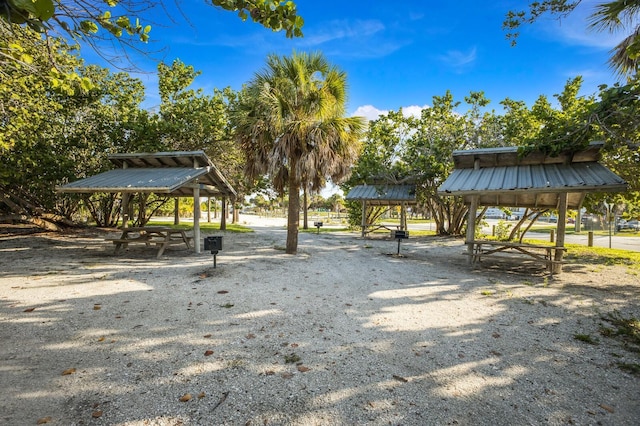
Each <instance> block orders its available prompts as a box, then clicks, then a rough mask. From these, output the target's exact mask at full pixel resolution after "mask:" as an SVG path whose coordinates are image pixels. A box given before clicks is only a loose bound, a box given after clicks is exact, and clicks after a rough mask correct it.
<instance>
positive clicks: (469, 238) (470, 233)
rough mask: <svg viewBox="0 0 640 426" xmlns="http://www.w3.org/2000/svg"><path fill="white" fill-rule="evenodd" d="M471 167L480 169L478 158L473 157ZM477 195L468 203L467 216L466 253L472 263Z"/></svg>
mask: <svg viewBox="0 0 640 426" xmlns="http://www.w3.org/2000/svg"><path fill="white" fill-rule="evenodd" d="M473 169H474V170H480V160H479V159H477V158H476V159H475V160H474V161H473ZM478 201H479V198H478V196H477V195H474V196H472V197H471V204H470V205H469V216H468V217H467V235H466V243H467V254H468V255H469V256H468V258H469V263H473V241H474V240H475V239H476V212H477V211H478Z"/></svg>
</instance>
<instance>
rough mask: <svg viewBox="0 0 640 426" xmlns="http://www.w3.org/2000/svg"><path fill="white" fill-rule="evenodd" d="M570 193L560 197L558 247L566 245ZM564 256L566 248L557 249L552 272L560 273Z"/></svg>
mask: <svg viewBox="0 0 640 426" xmlns="http://www.w3.org/2000/svg"><path fill="white" fill-rule="evenodd" d="M568 199H569V195H568V193H566V192H563V193H561V194H559V197H558V226H557V228H556V230H557V234H558V235H556V247H561V248H563V247H564V236H565V233H566V230H567V200H568ZM563 257H564V250H556V253H555V256H554V258H553V260H554V262H557V263H553V264H552V265H551V273H552V274H559V273H561V272H562V258H563Z"/></svg>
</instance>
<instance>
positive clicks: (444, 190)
mask: <svg viewBox="0 0 640 426" xmlns="http://www.w3.org/2000/svg"><path fill="white" fill-rule="evenodd" d="M601 146H602V145H601V144H592V145H590V146H589V148H587V149H586V150H584V151H581V152H579V153H576V154H574V155H573V156H559V157H548V156H546V155H544V154H542V153H540V152H534V153H531V154H529V155H527V156H521V155H519V154H518V148H492V149H482V150H469V151H456V152H454V163H455V164H456V169H454V170H453V172H452V173H451V175H449V177H448V178H447V180H446V181H445V182H444V183H443V184H442V185H441V186H440V188H438V192H439V193H440V194H442V195H459V196H462V197H463V198H464V201H465V203H467V204H469V203H471V198H472V196H477V197H478V198H479V205H484V206H507V207H539V208H557V207H558V199H559V194H561V193H567V194H568V208H571V209H577V208H579V207H580V206H581V204H582V201H583V200H584V197H585V195H586V194H587V193H588V192H592V191H593V192H623V191H626V189H627V183H626V182H625V181H624V180H623V179H622V178H620V177H619V176H617V175H616V174H615V173H613V172H611V171H610V170H609V169H607V168H606V167H605V166H603V165H601V164H600V163H598V162H597V161H596V159H597V157H598V154H599V151H600V148H601ZM474 164H476V166H475V167H476V168H474Z"/></svg>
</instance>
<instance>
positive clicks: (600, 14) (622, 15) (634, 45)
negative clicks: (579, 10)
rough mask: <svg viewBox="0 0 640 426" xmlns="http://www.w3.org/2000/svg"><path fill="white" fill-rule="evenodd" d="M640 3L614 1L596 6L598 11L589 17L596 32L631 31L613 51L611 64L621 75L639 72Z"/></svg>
mask: <svg viewBox="0 0 640 426" xmlns="http://www.w3.org/2000/svg"><path fill="white" fill-rule="evenodd" d="M639 13H640V2H639V1H629V0H614V1H611V2H607V3H602V4H599V5H597V6H596V11H595V12H594V13H593V14H592V15H591V16H590V17H589V20H590V23H589V26H590V28H593V29H595V30H596V31H609V32H610V33H614V32H616V31H620V30H622V31H625V30H626V31H630V32H631V33H630V34H629V35H628V36H627V37H625V38H624V39H623V40H622V41H621V42H620V43H618V45H617V46H616V47H614V48H613V49H612V50H611V58H609V64H610V65H611V68H613V69H614V70H616V71H617V72H618V74H620V75H627V76H631V75H634V74H635V73H636V72H637V71H638V65H639V62H638V57H639V56H640V26H639V25H638V14H639Z"/></svg>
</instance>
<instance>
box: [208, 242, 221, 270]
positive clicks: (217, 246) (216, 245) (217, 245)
mask: <svg viewBox="0 0 640 426" xmlns="http://www.w3.org/2000/svg"><path fill="white" fill-rule="evenodd" d="M204 249H205V250H211V254H212V255H213V267H214V268H215V267H216V266H217V265H216V255H217V254H218V251H220V250H222V235H213V236H211V237H205V238H204Z"/></svg>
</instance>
